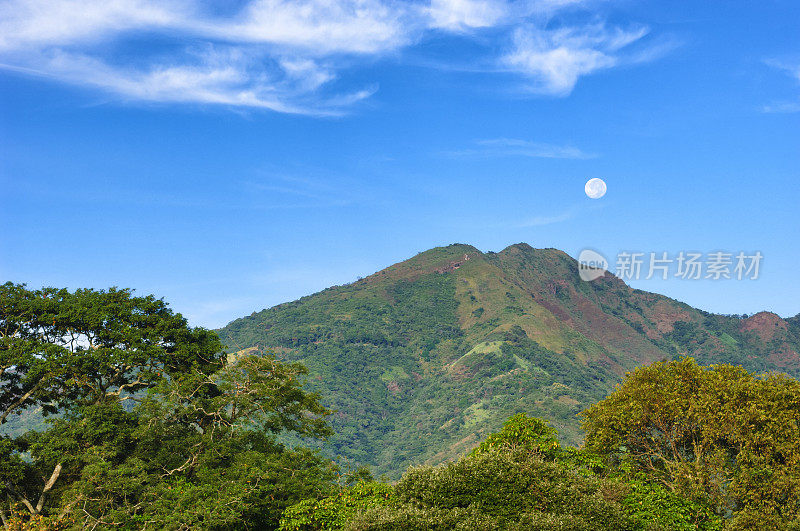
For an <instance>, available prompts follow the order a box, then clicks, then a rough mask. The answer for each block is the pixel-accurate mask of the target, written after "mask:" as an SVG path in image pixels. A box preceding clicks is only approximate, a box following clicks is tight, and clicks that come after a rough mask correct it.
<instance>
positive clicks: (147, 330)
mask: <svg viewBox="0 0 800 531" xmlns="http://www.w3.org/2000/svg"><path fill="white" fill-rule="evenodd" d="M2 295H3V298H2V304H0V310H1V311H2V313H0V318H1V319H2V322H0V330H3V331H4V332H3V333H4V335H2V336H0V338H1V339H2V342H0V356H1V357H0V361H2V362H3V363H4V365H2V366H0V369H2V371H0V378H2V379H3V380H2V381H3V387H2V388H1V389H0V406H2V408H3V409H2V412H3V414H4V417H3V418H6V417H7V416H8V415H9V414H17V413H19V412H24V411H26V410H29V409H33V408H39V410H42V411H45V412H49V411H55V410H56V409H57V410H58V412H59V415H58V416H57V417H55V418H52V417H51V418H50V419H48V422H47V425H46V428H45V429H43V430H41V431H30V432H27V433H24V434H22V435H14V436H12V435H5V436H3V437H0V495H1V496H2V499H3V503H4V505H3V506H0V517H2V519H3V520H4V523H5V525H13V526H17V522H18V521H19V522H21V523H20V525H21V526H22V527H30V528H35V526H39V527H42V528H53V529H55V528H62V529H79V528H80V529H82V528H86V527H90V528H111V527H121V528H126V529H139V528H145V527H149V528H155V529H190V528H191V529H195V528H202V529H237V528H260V529H270V528H275V527H276V526H277V524H278V520H279V518H280V515H281V514H282V512H283V510H284V509H285V508H286V507H288V506H290V505H292V504H294V503H297V502H298V501H300V500H302V499H305V498H310V497H319V496H324V495H325V494H327V493H329V492H330V490H331V488H332V487H333V481H334V479H335V472H336V471H335V469H334V467H333V465H332V463H330V461H329V460H327V459H324V458H322V457H321V456H320V455H319V454H318V453H317V452H315V451H311V450H308V449H303V448H287V447H285V446H284V445H282V444H280V443H279V442H278V441H277V437H279V436H281V435H282V434H285V433H292V434H295V435H296V436H297V437H310V438H324V437H326V436H328V435H330V433H331V430H330V427H329V426H328V424H327V422H326V421H325V418H326V417H327V416H328V415H329V414H330V411H329V410H327V409H326V408H324V407H323V406H322V405H321V404H320V403H319V397H318V396H317V395H315V394H313V393H308V392H307V391H305V390H304V389H303V388H302V386H303V383H304V378H305V375H306V374H307V372H308V371H307V370H306V368H305V367H303V366H302V365H300V364H297V363H281V362H279V361H277V360H275V359H274V358H273V357H271V356H256V355H243V356H239V357H237V358H235V359H234V360H232V361H231V362H230V363H227V364H226V363H225V359H226V355H225V354H224V353H223V352H222V348H221V344H220V343H219V340H218V338H217V336H216V335H215V334H214V333H212V332H209V331H207V330H203V329H194V328H190V327H188V326H187V324H186V321H185V320H184V319H183V318H182V317H181V316H180V315H178V314H173V313H172V311H171V310H169V308H168V307H167V306H166V305H165V304H164V302H163V301H159V300H156V299H154V298H153V297H133V296H132V295H131V292H130V291H127V290H115V289H112V290H109V291H108V292H105V291H93V290H78V291H76V292H74V293H70V292H68V291H66V290H52V289H46V290H39V291H29V290H27V289H25V288H24V286H16V285H11V284H6V285H4V286H2ZM130 403H135V404H136V405H135V406H134V407H126V406H127V404H130ZM6 500H8V501H7V502H6ZM9 522H10V523H9ZM31 526H34V527H31Z"/></svg>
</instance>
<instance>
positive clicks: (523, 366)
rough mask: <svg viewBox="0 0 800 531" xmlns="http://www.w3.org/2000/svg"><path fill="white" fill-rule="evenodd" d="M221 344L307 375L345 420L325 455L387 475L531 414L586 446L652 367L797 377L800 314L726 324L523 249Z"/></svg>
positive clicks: (454, 264)
mask: <svg viewBox="0 0 800 531" xmlns="http://www.w3.org/2000/svg"><path fill="white" fill-rule="evenodd" d="M218 332H219V334H220V336H221V337H222V340H223V341H224V342H226V343H227V344H228V345H229V346H230V347H231V349H232V351H242V350H260V351H271V352H274V353H275V354H276V356H278V357H279V358H282V359H286V360H291V361H300V362H302V363H304V364H305V365H306V366H307V367H308V368H309V370H310V378H309V382H308V387H309V388H311V389H313V390H316V391H318V392H319V393H320V394H321V395H322V397H323V401H324V402H325V403H326V404H327V405H329V406H330V407H332V408H334V409H336V413H335V414H334V415H333V418H332V424H333V427H334V429H335V430H336V435H335V436H333V437H332V438H331V439H330V440H329V441H328V442H327V443H326V445H325V446H324V450H325V451H326V452H327V453H329V454H330V455H334V456H341V457H343V458H344V459H345V460H349V461H351V462H354V463H361V464H368V465H370V466H371V467H373V470H374V471H375V472H377V473H378V474H386V475H388V476H389V477H397V476H398V475H399V474H400V473H401V472H402V471H403V470H405V469H406V467H408V466H409V465H412V464H420V463H430V464H435V463H439V462H442V461H445V460H448V459H451V458H453V457H455V456H457V455H459V454H461V453H463V452H465V451H467V450H468V449H470V448H471V447H472V446H474V445H475V444H477V443H478V442H479V441H480V440H481V439H483V438H484V437H485V436H486V435H487V434H488V433H490V432H492V431H496V430H497V429H498V428H499V427H500V426H501V425H502V422H503V421H504V420H505V419H507V418H508V417H509V416H511V415H512V414H514V413H516V412H521V411H524V412H526V413H529V414H531V415H535V416H539V417H543V418H546V419H548V420H549V421H550V422H551V423H552V424H553V426H555V427H556V428H557V429H558V432H559V434H561V436H562V437H563V438H564V441H563V442H565V443H568V444H579V443H580V442H581V439H582V434H581V431H580V426H579V419H578V418H577V417H576V415H577V413H579V412H580V411H582V410H583V409H584V408H585V407H587V406H588V405H590V404H591V403H594V402H596V401H597V400H599V399H601V398H603V397H605V396H606V395H607V394H608V393H609V392H610V391H611V390H612V389H613V387H614V385H615V384H616V383H617V382H619V381H620V379H621V376H622V375H624V374H625V372H626V371H628V370H631V369H633V368H635V367H637V366H640V365H644V364H649V363H652V362H654V361H659V360H663V359H671V358H675V357H678V356H682V355H689V356H692V357H694V358H696V359H697V360H698V361H699V362H701V363H704V364H708V363H722V362H725V363H734V364H740V365H743V366H744V367H745V368H747V369H748V370H751V371H758V372H765V371H773V370H777V371H782V372H786V373H788V374H790V375H793V376H798V375H800V354H798V353H800V315H798V316H796V317H793V318H791V319H782V318H780V317H779V316H777V315H775V314H772V313H768V312H762V313H758V314H756V315H753V316H751V317H748V318H744V317H743V316H742V317H740V316H725V315H716V314H710V313H707V312H704V311H702V310H698V309H695V308H692V307H690V306H688V305H686V304H684V303H681V302H678V301H676V300H673V299H670V298H668V297H664V296H661V295H657V294H654V293H648V292H644V291H640V290H636V289H632V288H630V287H628V286H627V285H626V284H625V283H624V282H622V281H621V280H620V279H618V278H616V277H615V276H613V275H612V274H610V273H606V275H605V276H603V277H601V278H599V279H597V280H594V281H592V282H585V281H582V280H580V278H579V276H578V267H577V262H576V261H575V260H574V259H572V258H571V257H570V256H568V255H567V254H566V253H564V252H562V251H559V250H556V249H534V248H532V247H531V246H529V245H527V244H523V243H521V244H516V245H512V246H510V247H508V248H506V249H504V250H503V251H501V252H499V253H493V252H487V253H483V252H481V251H479V250H478V249H476V248H474V247H472V246H469V245H461V244H454V245H450V246H447V247H438V248H434V249H431V250H429V251H426V252H423V253H420V254H418V255H417V256H415V257H413V258H411V259H409V260H406V261H404V262H401V263H398V264H395V265H393V266H391V267H388V268H386V269H384V270H382V271H379V272H377V273H375V274H373V275H371V276H369V277H366V278H363V279H360V280H358V281H356V282H353V283H351V284H348V285H344V286H334V287H331V288H328V289H326V290H324V291H321V292H319V293H316V294H314V295H310V296H307V297H303V298H301V299H300V300H297V301H294V302H290V303H286V304H281V305H278V306H275V307H273V308H269V309H265V310H262V311H260V312H257V313H253V314H252V315H250V316H249V317H245V318H242V319H237V320H235V321H233V322H231V323H230V324H228V325H227V326H226V327H224V328H222V329H221V330H219V331H218Z"/></svg>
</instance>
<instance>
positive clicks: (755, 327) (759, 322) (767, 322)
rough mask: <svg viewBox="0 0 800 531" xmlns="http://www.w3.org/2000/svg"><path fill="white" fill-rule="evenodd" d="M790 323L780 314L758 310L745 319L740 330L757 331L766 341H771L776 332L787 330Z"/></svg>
mask: <svg viewBox="0 0 800 531" xmlns="http://www.w3.org/2000/svg"><path fill="white" fill-rule="evenodd" d="M787 327H788V325H787V324H786V321H784V320H783V319H781V317H780V316H779V315H776V314H774V313H772V312H758V313H757V314H755V315H753V316H751V317H749V318H747V319H745V320H744V321H743V322H742V324H741V326H740V330H741V331H742V332H755V334H756V335H757V336H758V337H760V338H761V339H762V340H764V341H771V340H772V338H773V337H774V336H775V333H776V332H779V331H784V332H785V331H786V329H787Z"/></svg>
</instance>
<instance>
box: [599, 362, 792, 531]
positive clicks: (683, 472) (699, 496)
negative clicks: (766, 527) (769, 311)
mask: <svg viewBox="0 0 800 531" xmlns="http://www.w3.org/2000/svg"><path fill="white" fill-rule="evenodd" d="M584 428H585V430H586V433H587V437H586V441H587V446H588V447H589V448H591V449H592V450H594V451H596V452H598V453H600V454H601V455H603V456H605V457H606V458H608V459H609V460H611V461H614V462H615V463H618V464H623V465H625V466H631V467H633V469H634V470H638V471H641V472H644V473H645V474H646V475H647V476H648V477H649V478H651V479H653V480H655V481H657V482H659V483H660V484H662V485H664V486H665V487H666V488H668V489H669V490H671V491H673V492H677V493H679V494H681V495H683V496H685V497H688V498H689V499H693V500H698V501H706V502H708V503H710V504H711V506H712V507H714V508H715V510H716V511H717V513H718V514H721V515H730V514H731V513H734V514H736V515H737V518H739V519H745V518H751V517H752V516H753V515H759V518H761V521H762V522H776V525H778V526H785V525H787V523H788V522H790V521H791V520H793V519H796V518H798V515H800V382H798V381H797V380H794V379H791V378H788V377H786V376H784V375H768V376H761V377H757V376H754V375H752V374H749V373H748V372H747V371H745V370H744V369H742V368H740V367H734V366H731V365H712V366H710V367H702V366H699V365H698V364H697V363H696V362H695V361H694V360H693V359H691V358H685V359H682V360H680V361H670V362H662V363H657V364H654V365H652V366H649V367H642V368H639V369H637V370H636V371H634V372H633V373H630V374H628V376H627V378H626V379H625V381H624V382H623V383H622V385H621V386H620V387H619V388H618V389H617V390H616V391H615V392H614V393H613V394H611V395H610V396H609V397H608V398H606V399H605V400H603V401H601V402H599V403H597V404H595V405H594V406H592V407H590V408H589V409H588V410H587V411H586V412H584Z"/></svg>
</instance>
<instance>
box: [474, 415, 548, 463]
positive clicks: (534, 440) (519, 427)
mask: <svg viewBox="0 0 800 531" xmlns="http://www.w3.org/2000/svg"><path fill="white" fill-rule="evenodd" d="M518 448H519V449H523V450H526V451H528V452H531V451H533V452H537V453H538V454H539V455H541V456H542V457H545V458H549V459H553V458H555V457H556V456H557V455H559V454H560V453H561V445H560V444H559V443H558V434H557V432H556V430H555V429H553V428H552V427H551V426H550V424H548V423H547V421H544V420H542V419H538V418H534V417H529V416H527V415H526V414H525V413H518V414H517V415H514V416H513V417H511V418H510V419H508V420H507V421H506V422H505V424H503V428H502V429H501V430H500V431H499V432H497V433H493V434H491V435H489V436H488V437H487V438H486V439H485V440H484V441H483V442H482V443H481V444H480V445H479V446H478V447H477V448H476V449H475V450H474V451H473V452H474V453H476V454H477V453H485V452H491V451H497V450H499V449H508V450H515V449H518Z"/></svg>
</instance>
